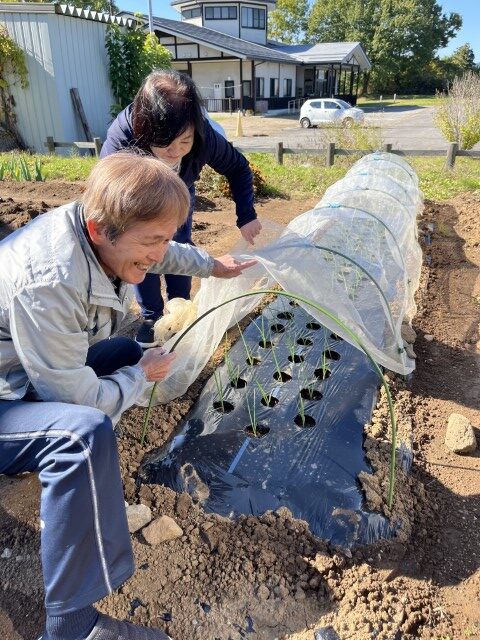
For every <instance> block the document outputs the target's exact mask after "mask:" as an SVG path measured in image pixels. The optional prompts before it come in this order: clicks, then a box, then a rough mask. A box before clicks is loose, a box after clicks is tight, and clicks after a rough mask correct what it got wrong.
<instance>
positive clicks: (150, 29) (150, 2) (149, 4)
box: [148, 0, 153, 33]
mask: <svg viewBox="0 0 480 640" xmlns="http://www.w3.org/2000/svg"><path fill="white" fill-rule="evenodd" d="M148 29H149V31H150V33H153V16H152V0H148Z"/></svg>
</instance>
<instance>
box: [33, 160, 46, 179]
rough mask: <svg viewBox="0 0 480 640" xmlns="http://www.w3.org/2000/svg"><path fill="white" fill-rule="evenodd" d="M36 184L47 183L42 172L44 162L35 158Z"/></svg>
mask: <svg viewBox="0 0 480 640" xmlns="http://www.w3.org/2000/svg"><path fill="white" fill-rule="evenodd" d="M35 182H45V176H44V175H43V171H42V161H41V160H40V159H39V158H35Z"/></svg>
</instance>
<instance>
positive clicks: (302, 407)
mask: <svg viewBox="0 0 480 640" xmlns="http://www.w3.org/2000/svg"><path fill="white" fill-rule="evenodd" d="M298 415H299V416H300V420H301V421H302V427H304V426H305V403H304V401H303V398H302V396H301V395H299V396H298Z"/></svg>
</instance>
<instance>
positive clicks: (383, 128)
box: [216, 106, 480, 150]
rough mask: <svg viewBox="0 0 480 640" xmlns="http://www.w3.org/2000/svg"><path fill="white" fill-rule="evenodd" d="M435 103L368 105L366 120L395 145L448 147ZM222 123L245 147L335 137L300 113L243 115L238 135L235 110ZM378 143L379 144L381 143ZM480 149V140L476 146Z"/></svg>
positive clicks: (312, 143)
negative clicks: (305, 122)
mask: <svg viewBox="0 0 480 640" xmlns="http://www.w3.org/2000/svg"><path fill="white" fill-rule="evenodd" d="M433 114H434V107H412V106H410V107H402V106H391V107H387V108H385V109H383V110H371V111H370V110H367V109H365V123H366V125H367V126H368V127H371V128H372V137H374V138H375V139H376V140H378V141H379V142H380V145H381V144H386V143H391V144H392V145H393V148H394V149H403V150H406V149H417V150H429V149H432V150H446V148H447V146H448V144H447V142H446V140H445V139H444V138H443V136H442V134H441V133H440V131H439V130H438V129H437V128H436V126H435V124H434V122H433ZM217 118H218V120H219V122H220V124H221V125H222V126H223V127H224V129H225V131H226V133H227V137H228V138H229V140H231V141H232V142H233V144H234V145H235V146H238V147H244V148H247V147H248V148H252V147H253V148H261V147H270V148H271V147H273V146H274V144H275V143H276V142H283V144H284V146H285V147H290V148H302V147H303V148H306V149H308V148H323V147H325V144H326V142H327V141H328V140H330V139H332V132H331V130H330V132H329V131H328V129H325V128H322V127H316V128H311V129H302V128H300V126H299V124H298V114H295V115H290V116H289V115H287V114H278V115H275V116H273V115H269V116H264V117H262V116H255V117H252V116H250V117H248V116H247V117H242V118H241V125H242V132H243V136H241V137H237V136H236V130H237V122H238V118H237V115H236V114H233V115H232V116H228V115H225V116H223V117H222V116H220V117H218V116H217V117H216V119H217ZM380 145H379V146H380ZM474 148H475V149H477V150H478V149H480V144H478V145H476V147H474Z"/></svg>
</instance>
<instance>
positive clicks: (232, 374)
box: [225, 336, 240, 387]
mask: <svg viewBox="0 0 480 640" xmlns="http://www.w3.org/2000/svg"><path fill="white" fill-rule="evenodd" d="M225 365H226V367H227V371H228V377H229V378H230V383H231V385H232V387H237V385H238V381H239V379H240V365H239V364H237V366H235V365H234V364H233V362H232V359H231V357H230V353H229V350H228V347H227V336H225Z"/></svg>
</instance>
